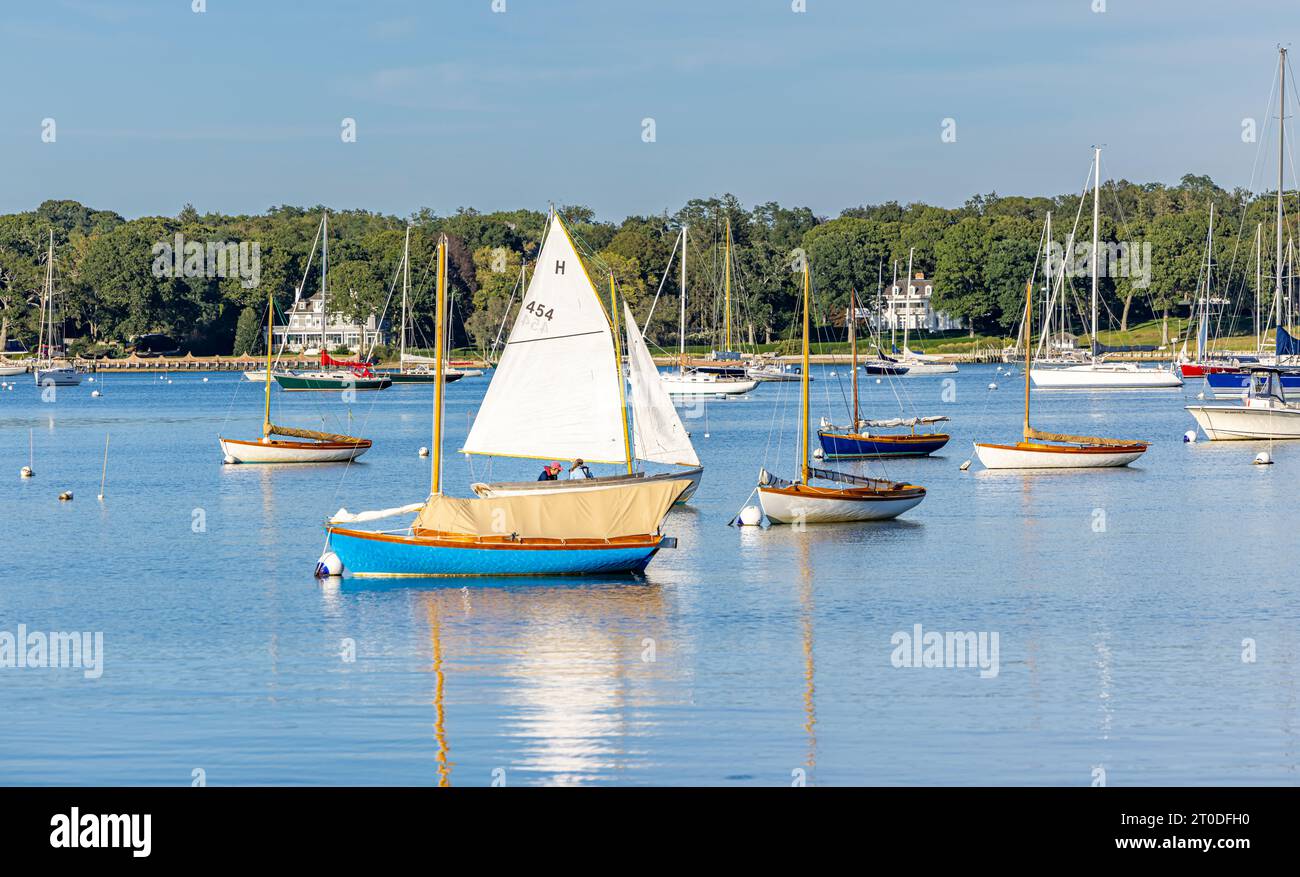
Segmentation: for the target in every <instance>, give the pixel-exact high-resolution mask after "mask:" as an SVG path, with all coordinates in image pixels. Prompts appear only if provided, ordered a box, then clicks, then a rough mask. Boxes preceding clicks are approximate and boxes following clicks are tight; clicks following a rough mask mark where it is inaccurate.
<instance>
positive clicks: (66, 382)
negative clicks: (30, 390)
mask: <svg viewBox="0 0 1300 877" xmlns="http://www.w3.org/2000/svg"><path fill="white" fill-rule="evenodd" d="M35 374H36V383H37V385H38V386H41V387H49V386H55V387H75V386H77V385H78V384H80V383H81V372H79V371H77V370H76V369H75V368H73V367H72V366H70V365H55V366H51V367H50V368H38V369H36V371H35Z"/></svg>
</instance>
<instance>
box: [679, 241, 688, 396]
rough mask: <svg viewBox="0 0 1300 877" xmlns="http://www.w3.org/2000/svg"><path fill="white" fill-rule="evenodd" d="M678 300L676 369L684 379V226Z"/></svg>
mask: <svg viewBox="0 0 1300 877" xmlns="http://www.w3.org/2000/svg"><path fill="white" fill-rule="evenodd" d="M678 290H679V292H678V296H677V297H678V298H679V299H680V300H681V310H682V313H681V318H680V321H679V322H678V326H677V358H678V368H679V369H680V370H681V374H682V376H683V377H684V376H685V375H686V226H685V225H683V226H682V279H681V284H680V286H679V287H678Z"/></svg>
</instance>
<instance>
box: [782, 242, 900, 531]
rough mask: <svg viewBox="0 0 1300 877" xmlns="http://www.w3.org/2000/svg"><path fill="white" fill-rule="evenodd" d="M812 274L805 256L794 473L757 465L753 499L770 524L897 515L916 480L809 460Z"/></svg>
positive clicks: (832, 521)
mask: <svg viewBox="0 0 1300 877" xmlns="http://www.w3.org/2000/svg"><path fill="white" fill-rule="evenodd" d="M810 286H811V279H810V277H809V273H808V261H807V257H805V258H804V264H803V380H802V381H801V383H800V418H799V477H798V480H797V481H787V480H785V479H782V478H778V477H776V476H774V475H772V474H771V473H769V472H768V471H767V469H762V470H760V472H759V476H758V499H759V503H760V504H761V505H762V507H763V513H764V514H765V515H767V518H768V520H769V521H771V522H772V523H774V524H795V523H800V524H803V523H808V524H819V523H826V524H830V523H853V522H861V521H883V520H889V519H891V518H896V517H898V516H899V515H901V514H902V513H903V512H905V511H907V510H908V509H911V508H913V507H915V506H916V505H918V504H919V503H920V502H921V500H923V499H925V488H924V487H920V486H918V485H915V484H905V483H900V482H895V481H889V480H887V479H883V478H864V477H862V476H858V475H851V474H848V473H845V472H836V471H835V470H832V469H814V468H813V467H812V466H810V465H809V453H808V433H809V432H810V431H811V429H812V427H811V425H810V424H809V422H808V421H809V384H808V369H809V359H810V357H809V349H808V335H809V329H810V310H811V307H812V297H811V294H810ZM812 478H820V479H823V480H827V481H832V482H835V483H837V484H842V485H846V486H843V487H821V486H816V485H812V484H810V483H809V481H810V479H812Z"/></svg>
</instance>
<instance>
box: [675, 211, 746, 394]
mask: <svg viewBox="0 0 1300 877" xmlns="http://www.w3.org/2000/svg"><path fill="white" fill-rule="evenodd" d="M681 247H682V271H681V283H680V286H679V287H678V297H679V302H678V305H679V307H680V309H681V314H680V317H679V322H678V328H677V351H678V353H677V361H678V364H677V371H676V372H667V373H664V374H662V375H661V376H660V380H661V381H662V383H663V385H664V389H665V390H667V391H668V392H669V393H671V394H672V395H674V396H707V395H710V394H714V393H722V394H724V395H727V396H735V395H738V394H740V393H748V392H749V391H750V390H752V389H754V388H755V387H757V386H758V381H756V380H754V379H753V378H750V377H743V378H737V377H731V376H730V375H727V374H719V373H717V372H712V371H703V370H700V369H693V368H690V367H689V366H688V365H687V362H686V226H685V225H683V226H682V235H681ZM728 260H730V253H728ZM728 264H730V262H729V261H728ZM728 276H729V275H728ZM729 283H730V281H728V284H729ZM728 290H730V286H728ZM728 295H730V293H729V292H728ZM729 307H730V303H728V308H729Z"/></svg>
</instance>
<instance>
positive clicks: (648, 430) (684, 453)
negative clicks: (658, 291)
mask: <svg viewBox="0 0 1300 877" xmlns="http://www.w3.org/2000/svg"><path fill="white" fill-rule="evenodd" d="M623 319H624V321H625V322H626V324H627V358H628V365H629V366H630V368H629V372H630V378H631V381H632V415H633V417H632V444H633V447H634V448H635V449H636V457H637V459H639V460H648V461H650V462H652V463H679V464H681V465H683V466H698V465H700V458H699V457H697V456H696V455H695V448H694V447H693V446H692V445H691V439H690V436H688V435H687V434H686V427H684V426H682V420H681V418H680V417H678V416H677V409H675V408H674V407H673V402H672V399H671V398H670V397H669V396H668V391H667V390H665V389H664V385H663V381H661V380H660V379H659V369H658V368H657V367H656V366H655V363H654V359H652V358H651V356H650V350H649V349H648V348H647V347H646V343H645V339H644V338H643V337H641V330H640V329H638V328H637V325H636V320H634V319H632V311H631V310H630V309H629V308H628V306H627V305H626V304H624V305H623Z"/></svg>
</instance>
